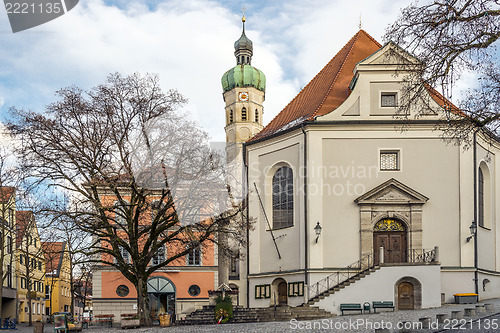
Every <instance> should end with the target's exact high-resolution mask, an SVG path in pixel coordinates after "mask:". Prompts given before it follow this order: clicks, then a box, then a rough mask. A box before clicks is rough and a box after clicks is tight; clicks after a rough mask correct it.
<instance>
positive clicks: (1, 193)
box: [0, 186, 16, 202]
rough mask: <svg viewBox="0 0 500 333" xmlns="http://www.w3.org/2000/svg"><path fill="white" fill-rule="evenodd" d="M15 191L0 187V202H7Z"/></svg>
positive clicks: (11, 188) (13, 188)
mask: <svg viewBox="0 0 500 333" xmlns="http://www.w3.org/2000/svg"><path fill="white" fill-rule="evenodd" d="M15 191H16V188H15V187H11V186H0V202H7V201H9V199H10V197H11V196H12V194H14V192H15Z"/></svg>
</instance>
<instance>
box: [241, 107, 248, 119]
mask: <svg viewBox="0 0 500 333" xmlns="http://www.w3.org/2000/svg"><path fill="white" fill-rule="evenodd" d="M241 120H243V121H245V120H247V109H246V108H243V109H241Z"/></svg>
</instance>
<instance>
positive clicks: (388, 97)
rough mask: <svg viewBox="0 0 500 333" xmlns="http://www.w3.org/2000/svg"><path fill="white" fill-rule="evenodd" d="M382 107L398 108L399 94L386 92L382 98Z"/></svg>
mask: <svg viewBox="0 0 500 333" xmlns="http://www.w3.org/2000/svg"><path fill="white" fill-rule="evenodd" d="M380 106H381V107H396V106H397V93H395V92H384V93H382V95H381V96H380Z"/></svg>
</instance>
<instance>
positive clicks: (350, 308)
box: [340, 303, 363, 315]
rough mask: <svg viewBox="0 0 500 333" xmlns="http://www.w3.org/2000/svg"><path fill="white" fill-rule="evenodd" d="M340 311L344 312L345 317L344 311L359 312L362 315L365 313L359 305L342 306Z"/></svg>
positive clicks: (344, 304) (348, 304)
mask: <svg viewBox="0 0 500 333" xmlns="http://www.w3.org/2000/svg"><path fill="white" fill-rule="evenodd" d="M340 311H342V315H344V311H359V312H360V313H363V309H362V308H361V304H359V303H343V304H340Z"/></svg>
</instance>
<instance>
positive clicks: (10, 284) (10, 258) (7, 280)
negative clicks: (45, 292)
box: [0, 186, 17, 319]
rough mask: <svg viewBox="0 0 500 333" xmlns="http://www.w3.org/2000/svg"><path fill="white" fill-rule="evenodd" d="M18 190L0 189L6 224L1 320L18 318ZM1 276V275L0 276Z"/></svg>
mask: <svg viewBox="0 0 500 333" xmlns="http://www.w3.org/2000/svg"><path fill="white" fill-rule="evenodd" d="M15 198H16V189H15V188H14V187H7V186H1V187H0V218H1V219H2V220H3V221H4V222H5V223H0V235H3V237H4V238H3V240H2V243H1V244H4V247H3V248H1V247H0V257H1V258H3V265H2V268H3V272H2V274H3V276H4V279H3V288H2V297H1V301H2V303H1V304H2V309H1V318H2V319H5V318H7V317H12V318H15V317H16V313H17V290H16V288H17V281H16V278H15V275H14V274H15V271H14V268H15V267H16V263H15V259H16V258H15V251H16V250H15V249H16V244H15V241H14V240H15V239H16V238H15V237H16V234H15V225H16V224H15V223H16V222H15V221H16V215H15V211H16V199H15ZM0 276H1V275H0Z"/></svg>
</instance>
